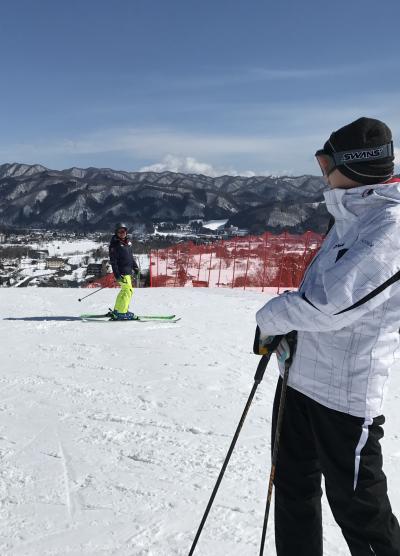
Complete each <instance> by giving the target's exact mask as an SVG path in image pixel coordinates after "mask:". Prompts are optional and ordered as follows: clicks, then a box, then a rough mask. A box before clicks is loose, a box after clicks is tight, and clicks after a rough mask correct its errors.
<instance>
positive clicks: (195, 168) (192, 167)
mask: <svg viewBox="0 0 400 556" xmlns="http://www.w3.org/2000/svg"><path fill="white" fill-rule="evenodd" d="M139 172H182V173H183V174H203V175H205V176H211V177H216V176H223V175H229V176H239V175H240V176H245V177H252V176H255V175H256V173H255V172H253V171H252V170H246V171H245V172H238V171H237V170H234V169H233V168H224V169H221V168H219V169H218V168H214V166H212V165H211V164H207V163H206V162H199V161H198V160H196V159H195V158H193V157H192V156H185V157H182V156H175V155H173V154H167V155H166V156H165V157H164V158H163V159H162V161H161V162H156V163H155V164H150V165H149V166H143V167H142V168H140V170H139Z"/></svg>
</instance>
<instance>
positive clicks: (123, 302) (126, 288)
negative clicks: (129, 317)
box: [114, 274, 133, 313]
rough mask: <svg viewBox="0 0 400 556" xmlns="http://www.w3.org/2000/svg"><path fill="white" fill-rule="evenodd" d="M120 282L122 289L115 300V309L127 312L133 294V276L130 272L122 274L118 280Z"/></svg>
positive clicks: (119, 311)
mask: <svg viewBox="0 0 400 556" xmlns="http://www.w3.org/2000/svg"><path fill="white" fill-rule="evenodd" d="M118 284H119V285H120V286H121V290H120V291H119V293H118V295H117V299H116V300H115V305H114V311H118V313H126V312H127V311H128V309H129V303H130V302H131V299H132V295H133V286H132V276H130V275H129V274H125V275H124V276H121V279H120V280H118Z"/></svg>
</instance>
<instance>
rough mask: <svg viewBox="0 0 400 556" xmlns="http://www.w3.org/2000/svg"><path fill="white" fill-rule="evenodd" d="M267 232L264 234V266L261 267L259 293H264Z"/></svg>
mask: <svg viewBox="0 0 400 556" xmlns="http://www.w3.org/2000/svg"><path fill="white" fill-rule="evenodd" d="M268 237H269V232H265V234H264V266H263V276H262V288H261V291H262V292H264V287H265V271H266V269H267V244H268Z"/></svg>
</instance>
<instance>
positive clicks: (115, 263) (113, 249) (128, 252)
mask: <svg viewBox="0 0 400 556" xmlns="http://www.w3.org/2000/svg"><path fill="white" fill-rule="evenodd" d="M109 254H110V263H111V266H112V270H113V273H114V276H115V278H116V280H119V279H120V278H121V276H124V275H125V274H130V275H131V274H132V272H138V271H139V267H138V264H137V262H136V260H135V258H134V256H133V252H132V243H131V242H130V241H129V239H128V238H125V239H120V238H119V237H117V236H116V235H113V236H112V238H111V241H110V246H109Z"/></svg>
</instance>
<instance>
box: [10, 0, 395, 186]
mask: <svg viewBox="0 0 400 556" xmlns="http://www.w3.org/2000/svg"><path fill="white" fill-rule="evenodd" d="M399 17H400V2H399V1H398V0H386V2H384V3H378V2H376V0H375V1H371V0H362V1H361V0H360V1H355V2H352V1H351V0H347V1H342V0H337V1H336V2H335V3H332V4H331V5H328V4H324V3H322V4H321V2H316V1H314V0H311V1H308V2H307V1H306V0H304V1H303V2H300V1H296V0H291V1H288V0H279V1H278V0H276V1H275V2H270V1H268V0H246V1H242V0H238V1H235V0H202V1H198V0H112V1H111V0H68V1H63V0H4V1H3V2H1V4H0V61H1V66H0V67H1V99H2V102H1V103H0V122H1V127H0V129H1V134H0V163H5V162H24V163H29V164H32V163H41V164H44V165H45V166H48V167H50V168H57V169H62V168H68V167H71V166H78V167H88V166H101V167H111V168H115V169H123V170H130V171H134V170H140V169H144V168H145V169H147V168H152V169H156V170H164V169H167V170H183V171H190V172H204V173H209V174H211V175H213V174H221V173H240V174H244V175H246V174H248V175H250V174H252V173H255V174H263V175H265V174H291V175H300V174H303V173H314V174H317V173H318V169H317V167H316V164H315V161H314V159H313V153H314V152H315V150H316V149H317V148H319V147H320V146H322V144H323V143H324V142H325V140H326V139H327V137H328V136H329V134H330V132H331V131H333V130H334V129H338V128H339V127H341V126H342V125H344V124H346V123H348V122H350V121H352V120H354V119H356V118H358V117H360V116H371V117H376V118H380V119H383V120H384V121H385V122H386V123H387V124H388V125H389V126H390V127H391V128H392V131H393V134H394V139H395V142H396V143H397V145H398V146H399V147H400V102H399V100H400V71H399V69H400V68H399V61H398V60H399V51H398V43H399V39H398V30H397V27H398V20H399ZM399 153H400V151H399ZM399 158H400V157H397V160H399Z"/></svg>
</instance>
